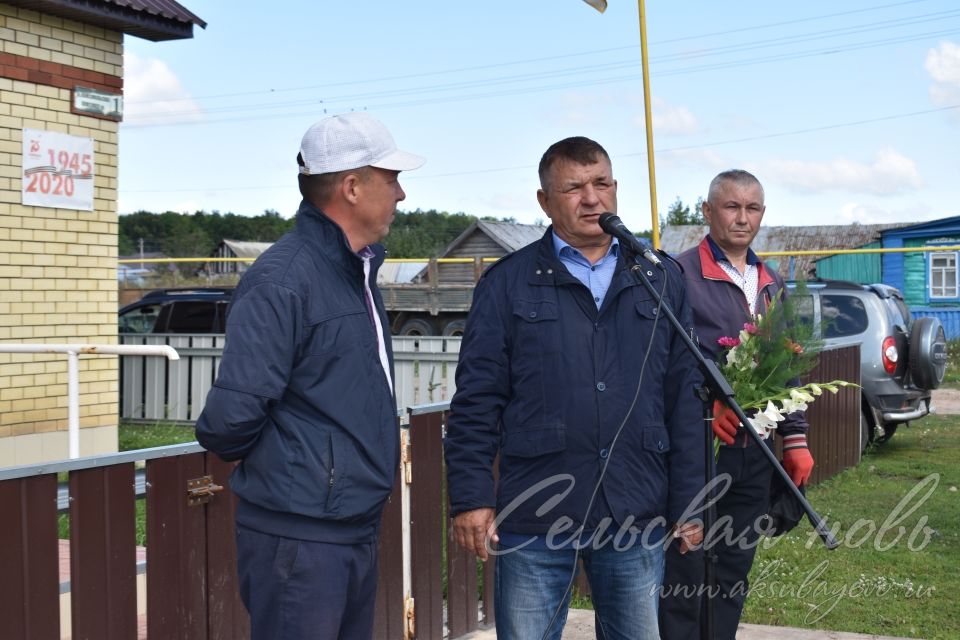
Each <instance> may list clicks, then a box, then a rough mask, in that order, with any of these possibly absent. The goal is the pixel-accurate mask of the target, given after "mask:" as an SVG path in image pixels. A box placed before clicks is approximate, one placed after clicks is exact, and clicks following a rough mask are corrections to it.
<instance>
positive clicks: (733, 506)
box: [659, 169, 813, 640]
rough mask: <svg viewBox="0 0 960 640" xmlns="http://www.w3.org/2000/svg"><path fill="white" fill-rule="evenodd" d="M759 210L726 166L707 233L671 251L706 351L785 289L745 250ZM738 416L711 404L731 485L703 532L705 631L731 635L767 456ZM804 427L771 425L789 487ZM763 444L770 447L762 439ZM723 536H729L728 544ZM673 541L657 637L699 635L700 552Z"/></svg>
mask: <svg viewBox="0 0 960 640" xmlns="http://www.w3.org/2000/svg"><path fill="white" fill-rule="evenodd" d="M765 210H766V207H765V205H764V198H763V186H761V184H760V181H759V180H757V178H756V177H755V176H753V175H752V174H750V173H748V172H746V171H743V170H739V169H735V170H730V171H724V172H723V173H721V174H719V175H718V176H717V177H716V178H714V179H713V181H712V182H711V183H710V191H709V193H708V195H707V201H706V202H704V203H703V208H702V211H703V217H704V218H705V219H706V220H707V222H708V223H709V225H710V233H709V234H708V235H707V236H706V237H705V238H704V239H703V240H702V241H701V242H700V244H699V245H698V246H697V247H694V248H692V249H689V250H688V251H685V252H684V253H682V254H680V255H679V256H678V257H677V261H678V262H679V263H680V264H681V265H682V266H683V269H684V279H685V281H686V285H687V295H688V298H689V300H690V306H691V307H692V309H693V322H694V326H695V328H696V331H697V335H698V337H699V340H700V349H701V351H702V352H703V355H704V357H706V358H708V359H712V360H715V361H716V360H719V359H720V357H721V354H722V347H720V345H719V344H718V343H717V339H718V338H721V337H723V336H736V335H737V334H738V333H739V332H740V330H741V329H742V328H743V325H744V323H746V322H751V321H753V319H754V317H755V316H756V315H757V314H763V313H765V312H766V309H767V305H768V304H769V303H770V301H771V300H772V299H773V298H774V297H775V296H777V295H781V294H780V292H781V291H782V290H783V288H784V282H783V278H781V277H780V275H779V274H778V273H776V271H774V270H772V269H770V268H769V267H768V266H767V265H765V264H764V263H763V261H761V260H760V259H759V258H758V257H757V255H756V254H755V253H754V252H753V250H751V249H750V243H751V242H753V239H754V238H755V237H756V235H757V232H758V231H759V230H760V221H761V220H762V219H763V213H764V211H765ZM738 424H739V421H738V420H737V419H736V418H735V417H734V416H733V414H732V412H731V411H730V410H729V409H727V408H726V407H724V406H723V405H720V404H719V403H717V405H715V418H714V421H713V431H714V433H715V435H716V436H717V438H719V439H720V440H721V442H722V446H721V447H720V451H719V455H718V456H717V475H718V476H720V475H722V474H728V475H729V477H730V481H731V484H730V486H729V488H728V489H727V491H725V492H724V493H723V495H721V496H720V498H719V500H718V502H717V523H718V525H719V526H721V527H723V528H724V535H721V536H717V535H713V536H708V537H710V538H712V539H714V540H719V541H721V542H720V543H719V544H716V546H715V547H714V551H715V552H716V555H717V564H716V579H717V583H716V586H717V589H718V590H717V596H716V597H715V598H713V606H714V635H713V638H724V639H726V638H730V639H731V640H732V639H733V638H735V637H736V633H737V625H738V623H739V621H740V614H741V612H742V611H743V603H744V600H745V599H746V593H747V574H748V573H749V572H750V567H751V565H752V564H753V556H754V552H755V550H756V541H757V538H758V536H759V534H758V533H757V529H758V527H757V526H756V522H757V520H758V518H761V517H763V515H764V514H765V513H766V511H767V507H768V502H769V492H770V479H771V477H772V468H771V466H770V464H769V462H768V460H767V458H766V456H765V454H764V453H763V451H761V450H760V449H759V447H758V446H757V445H756V443H755V441H754V440H753V439H752V438H750V437H749V436H748V434H747V433H746V431H745V430H744V428H743V427H739V426H738ZM807 427H808V425H807V422H806V420H805V419H804V417H803V414H802V413H799V412H798V413H792V414H790V415H789V416H787V417H786V419H785V420H784V421H783V422H781V423H779V424H778V426H777V429H776V432H777V433H779V434H780V435H781V436H783V439H784V442H783V444H784V447H783V448H784V460H783V465H784V468H785V470H786V471H787V473H788V474H789V475H790V478H791V479H792V480H793V481H794V483H795V484H797V486H800V485H801V484H803V483H805V482H806V481H807V480H808V479H809V477H810V472H811V470H812V469H813V457H812V456H811V455H810V451H809V449H808V448H807V436H806V432H807ZM771 440H772V438H771ZM768 446H772V443H771V442H769V441H768ZM721 486H722V485H721ZM727 520H729V523H728V524H725V521H727ZM727 527H729V531H727V530H726V529H727ZM744 532H746V534H745V535H744ZM731 538H732V539H733V540H735V542H733V544H727V543H726V542H725V541H727V540H729V539H731ZM737 538H740V539H741V540H740V542H737V541H736V540H737ZM741 542H742V544H741ZM674 547H676V545H673V546H671V548H670V549H668V551H667V562H666V569H665V575H664V579H663V595H664V597H663V600H662V601H661V603H660V609H659V617H660V635H661V638H663V639H664V640H674V639H677V640H679V639H684V640H691V639H692V640H697V639H699V638H701V637H702V633H703V632H702V630H701V623H702V620H701V617H702V616H701V607H702V605H703V598H702V595H703V589H702V588H701V585H703V553H702V551H699V552H697V553H687V554H684V555H681V554H680V553H678V552H677V550H676V549H675V548H674ZM743 547H747V548H743ZM713 638H711V639H709V640H713Z"/></svg>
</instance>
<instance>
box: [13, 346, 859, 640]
mask: <svg viewBox="0 0 960 640" xmlns="http://www.w3.org/2000/svg"><path fill="white" fill-rule="evenodd" d="M859 364H860V358H859V349H858V348H857V347H852V348H844V349H838V350H834V351H829V352H825V353H824V354H823V355H822V356H821V362H820V367H819V369H818V370H817V371H815V372H814V373H813V374H811V376H810V379H811V380H833V379H845V380H858V379H859V374H860V372H859ZM444 409H445V406H443V405H435V406H431V407H426V408H420V409H414V410H413V411H412V412H411V415H410V424H409V436H410V446H409V452H410V456H409V459H410V460H411V466H410V469H409V476H408V474H407V473H406V469H405V470H404V472H402V473H401V474H399V477H398V482H397V485H396V486H395V488H394V491H393V494H392V495H391V497H390V500H389V502H388V503H387V506H386V509H385V510H384V514H383V523H382V529H381V541H380V585H379V590H378V593H377V607H376V614H375V618H374V622H375V633H374V637H376V638H378V639H379V638H387V639H390V640H393V639H401V638H405V637H414V638H418V639H423V640H440V639H441V638H444V637H447V638H451V639H452V638H457V637H460V636H462V635H464V634H466V633H469V632H470V631H473V630H475V629H477V628H479V627H480V626H488V625H491V624H492V623H493V606H492V603H493V599H492V595H493V565H494V563H493V562H489V563H486V564H482V565H479V564H478V562H477V560H476V558H475V557H474V556H472V555H470V554H468V553H466V552H464V551H462V550H461V549H459V548H458V547H457V546H456V545H455V544H454V543H453V542H452V540H451V539H450V530H449V529H450V528H449V527H448V518H447V517H446V508H445V505H446V503H447V500H446V484H445V474H444V470H443V454H442V440H443V428H444V421H445V417H446V414H445V412H444ZM859 413H860V394H859V392H857V391H856V390H854V389H845V390H842V391H841V392H840V393H838V394H837V395H832V394H826V393H825V394H824V395H823V396H821V397H820V398H819V399H818V400H817V402H815V403H814V404H813V405H812V406H811V408H810V410H809V412H808V417H809V421H810V423H811V425H812V428H811V432H810V444H811V448H812V450H813V455H814V458H815V459H816V461H817V466H816V467H815V471H814V476H813V480H814V482H819V481H822V480H824V479H826V478H828V477H830V476H832V475H834V474H836V473H838V472H839V471H842V470H843V469H845V468H847V467H850V466H853V465H856V464H857V463H858V462H859V459H860V440H859V439H860V428H859V424H860V423H859ZM138 460H146V487H147V490H146V495H145V500H146V523H147V524H146V527H147V547H146V557H147V571H146V592H147V607H146V619H145V621H144V620H143V617H142V616H141V617H139V618H138V615H137V589H136V577H137V568H136V567H137V565H136V548H135V528H134V522H135V508H136V499H137V495H136V491H135V489H134V487H135V484H136V481H135V473H136V467H135V463H136V461H138ZM231 469H232V465H230V464H226V463H224V462H222V461H220V460H219V459H218V458H216V456H214V455H212V454H208V453H206V452H204V451H202V449H200V447H199V446H198V445H184V446H179V447H162V448H159V449H155V450H145V451H141V452H130V453H126V454H117V455H116V456H112V457H106V458H104V457H100V458H89V459H81V460H75V461H70V462H64V463H59V464H53V465H46V466H35V467H30V468H23V469H20V470H17V469H7V470H0V513H3V514H4V518H3V520H2V521H0V620H2V621H3V631H2V635H3V637H4V638H11V639H19V638H23V639H29V640H46V639H55V638H60V626H61V625H60V620H59V616H60V613H59V612H60V604H59V599H60V593H59V592H60V588H59V585H60V582H61V578H60V575H59V571H58V562H57V558H58V547H59V541H58V533H57V515H58V506H57V505H58V477H57V472H61V473H63V472H65V473H68V475H69V482H68V485H69V516H70V541H69V548H70V559H71V561H70V568H69V584H70V589H69V598H70V601H71V608H70V610H71V612H72V618H71V621H70V622H71V624H70V625H69V628H71V635H72V637H73V638H97V639H98V640H99V639H105V640H112V639H114V638H136V637H138V634H139V637H144V630H145V631H146V636H147V637H150V638H160V639H163V640H181V639H182V640H220V639H223V640H227V639H229V640H238V639H242V638H246V637H248V635H249V632H248V620H247V615H246V612H245V610H244V608H243V606H242V604H241V602H240V600H239V597H238V595H237V585H236V582H237V581H236V570H235V555H236V548H235V542H234V540H235V539H234V533H233V503H234V501H233V498H232V496H231V494H230V492H229V489H228V488H227V479H228V477H229V473H230V470H231ZM207 476H209V477H210V479H209V481H207V480H204V478H206V477H207ZM408 477H409V484H410V509H409V523H408V524H409V527H410V552H411V557H410V561H411V567H412V575H411V583H410V584H411V593H410V594H409V595H410V596H411V597H412V601H413V606H412V607H408V606H407V604H408V603H407V595H408V594H405V593H404V586H403V585H404V582H403V557H402V555H403V552H402V550H403V540H402V530H403V524H404V523H403V509H402V498H401V490H400V483H401V482H407V478H408ZM211 484H212V485H220V486H223V487H224V488H223V490H222V491H220V492H219V493H214V494H213V497H212V498H211V499H210V500H209V501H207V502H201V501H202V500H203V495H204V494H210V493H211V490H210V489H209V488H208V489H205V488H204V487H209V486H210V485H211ZM815 506H816V505H815ZM581 585H582V586H583V583H581ZM406 633H408V635H405V634H406Z"/></svg>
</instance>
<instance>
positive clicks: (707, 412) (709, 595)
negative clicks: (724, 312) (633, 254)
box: [633, 263, 717, 640]
mask: <svg viewBox="0 0 960 640" xmlns="http://www.w3.org/2000/svg"><path fill="white" fill-rule="evenodd" d="M638 267H639V263H638V264H637V265H636V266H634V267H633V268H634V269H636V268H638ZM644 279H646V278H644ZM664 308H665V309H666V306H664ZM666 313H669V314H670V315H673V311H672V310H670V309H667V310H666ZM684 335H686V334H684ZM699 351H700V349H697V352H698V353H699ZM696 394H697V397H698V398H700V401H701V402H702V403H703V426H704V431H703V439H704V456H705V459H704V465H703V469H704V481H703V484H704V486H707V487H708V489H707V508H706V511H705V512H704V514H703V530H704V532H707V531H711V530H712V529H713V526H714V524H716V522H717V487H716V485H715V484H712V483H711V481H712V480H713V478H714V477H715V476H716V475H717V460H716V458H714V455H713V429H712V426H711V425H712V424H713V392H712V391H711V390H710V387H707V386H703V387H699V388H698V389H697V390H696ZM704 535H706V533H704ZM716 584H717V552H716V551H715V550H714V547H713V546H712V545H711V547H710V548H709V549H707V548H704V549H703V585H704V587H705V589H704V593H705V594H706V595H705V597H706V602H705V603H704V607H703V624H702V625H701V637H702V638H706V640H713V629H714V621H713V588H714V586H715V585H716Z"/></svg>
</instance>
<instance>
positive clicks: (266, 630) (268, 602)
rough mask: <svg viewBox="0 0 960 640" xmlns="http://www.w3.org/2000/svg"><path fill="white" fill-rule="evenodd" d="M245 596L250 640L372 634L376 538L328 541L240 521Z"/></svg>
mask: <svg viewBox="0 0 960 640" xmlns="http://www.w3.org/2000/svg"><path fill="white" fill-rule="evenodd" d="M237 569H238V574H239V578H240V597H241V598H242V600H243V604H244V606H246V608H247V611H249V612H250V638H251V640H307V639H310V640H369V639H370V638H371V637H372V636H373V610H374V604H375V601H376V597H377V543H376V542H371V543H365V544H354V545H349V544H328V543H325V542H310V541H306V540H294V539H292V538H282V537H280V536H274V535H270V534H267V533H261V532H259V531H254V530H253V529H248V528H246V527H244V526H242V525H239V524H238V525H237Z"/></svg>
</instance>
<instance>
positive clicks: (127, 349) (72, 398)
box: [0, 343, 180, 460]
mask: <svg viewBox="0 0 960 640" xmlns="http://www.w3.org/2000/svg"><path fill="white" fill-rule="evenodd" d="M0 353H65V354H67V433H68V436H67V437H68V441H69V453H70V459H71V460H72V459H74V458H78V457H79V456H80V366H79V362H80V354H84V355H94V356H98V355H111V356H127V355H130V356H133V355H142V356H165V357H166V358H167V359H168V360H179V359H180V356H179V355H178V354H177V350H176V349H174V348H173V347H171V346H169V345H150V346H148V345H123V344H4V343H0Z"/></svg>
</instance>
